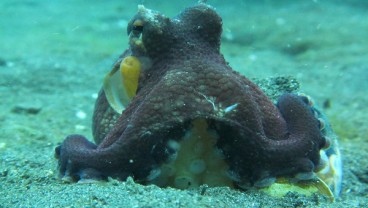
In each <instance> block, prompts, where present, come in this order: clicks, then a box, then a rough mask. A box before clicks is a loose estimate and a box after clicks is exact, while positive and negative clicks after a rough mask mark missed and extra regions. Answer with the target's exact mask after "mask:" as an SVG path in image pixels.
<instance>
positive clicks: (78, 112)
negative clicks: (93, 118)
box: [75, 110, 87, 119]
mask: <svg viewBox="0 0 368 208" xmlns="http://www.w3.org/2000/svg"><path fill="white" fill-rule="evenodd" d="M75 116H76V117H77V118H79V119H85V118H86V117H87V114H86V113H85V112H84V111H82V110H79V111H77V112H76V113H75Z"/></svg>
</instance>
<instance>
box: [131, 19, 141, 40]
mask: <svg viewBox="0 0 368 208" xmlns="http://www.w3.org/2000/svg"><path fill="white" fill-rule="evenodd" d="M142 32H143V21H142V20H140V19H138V20H135V21H134V22H133V27H132V30H131V34H132V35H133V36H135V37H136V38H139V37H140V35H141V34H142Z"/></svg>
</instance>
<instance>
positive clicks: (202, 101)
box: [55, 4, 326, 183]
mask: <svg viewBox="0 0 368 208" xmlns="http://www.w3.org/2000/svg"><path fill="white" fill-rule="evenodd" d="M137 21H139V22H140V24H139V25H138V26H136V25H134V24H135V23H136V22H137ZM221 32H222V20H221V18H220V17H219V15H218V14H217V13H216V12H215V11H214V9H213V8H211V7H210V6H207V5H205V4H199V5H196V6H193V7H190V8H187V9H186V10H184V11H183V12H182V13H180V14H179V15H178V16H177V17H175V18H172V19H170V18H167V17H165V16H163V15H161V14H159V13H156V12H153V11H151V10H147V9H141V10H140V11H139V12H138V14H137V15H136V16H134V17H133V19H132V20H131V21H130V23H129V26H128V33H129V34H131V36H135V37H139V38H140V41H141V43H139V44H137V42H134V40H132V38H131V40H130V48H129V49H128V50H127V51H126V52H125V53H124V54H123V55H122V56H121V57H120V59H119V60H120V61H121V59H122V58H124V57H125V56H127V55H131V56H136V57H138V58H141V60H146V62H149V63H148V64H146V67H145V69H144V70H143V71H142V73H141V75H140V78H139V84H138V90H137V93H136V96H135V97H134V98H133V99H132V100H131V102H130V103H129V105H128V106H127V107H126V109H125V110H124V111H123V112H122V114H121V115H119V114H116V113H114V112H113V110H112V109H111V107H110V106H109V103H108V101H107V99H106V96H105V93H104V91H103V90H101V91H100V93H99V97H98V100H97V102H96V107H95V112H94V118H93V119H94V120H93V122H94V123H93V134H94V139H95V141H96V144H94V143H92V142H90V141H88V140H87V139H86V138H85V137H83V136H81V135H70V136H68V137H67V138H66V139H65V140H64V142H63V143H62V144H61V145H60V146H58V147H57V148H56V150H55V151H56V157H57V158H58V160H59V171H60V176H61V177H71V178H73V179H76V180H78V179H81V178H98V177H104V178H106V177H114V178H118V179H121V180H124V179H126V178H127V177H128V176H132V177H133V178H134V179H135V180H138V181H142V182H143V183H144V182H145V180H146V178H147V177H148V175H149V174H150V172H151V171H152V170H153V169H155V168H157V167H159V166H160V165H161V164H163V163H165V161H166V160H167V159H168V158H169V157H170V155H172V154H173V153H174V150H172V149H170V147H169V146H168V145H167V142H168V140H169V139H170V140H175V141H178V142H180V140H181V138H182V137H183V135H185V133H186V131H187V130H188V129H189V128H190V126H191V121H193V120H195V119H199V118H200V119H205V120H206V121H207V123H208V125H209V128H211V129H214V130H215V131H216V133H217V134H218V141H217V143H216V147H217V148H219V149H220V150H221V151H222V153H223V155H224V160H225V161H226V163H227V165H228V166H229V170H230V171H232V172H233V173H236V175H237V178H238V179H237V180H236V181H235V182H236V183H247V182H249V183H255V182H257V181H262V180H265V179H268V178H273V177H279V176H292V175H297V174H300V173H302V174H303V173H307V174H308V173H312V172H314V171H315V170H316V168H318V166H319V162H320V155H319V151H320V149H322V148H323V147H324V146H325V145H326V139H325V138H324V137H323V135H322V134H321V131H320V127H319V125H320V123H319V121H318V119H316V118H315V116H314V114H313V109H312V107H310V106H309V105H308V102H307V100H306V99H305V98H304V97H300V96H298V95H294V94H284V95H282V96H281V97H280V98H279V99H278V102H277V105H275V104H273V102H272V101H271V100H270V99H269V98H268V97H267V96H266V95H265V94H264V93H263V92H262V91H261V90H260V89H259V87H258V86H256V85H255V84H254V83H252V82H251V81H250V80H249V79H247V78H246V77H244V76H242V75H240V74H239V73H237V72H235V71H234V70H232V69H231V67H230V66H229V65H228V64H227V62H226V61H225V59H224V57H223V56H222V55H221V53H220V51H219V49H220V37H221ZM132 34H133V35H132ZM119 60H118V61H117V63H119V62H120V61H119ZM147 60H149V61H147ZM116 65H117V64H116ZM115 67H116V66H115ZM117 115H119V117H118V118H117Z"/></svg>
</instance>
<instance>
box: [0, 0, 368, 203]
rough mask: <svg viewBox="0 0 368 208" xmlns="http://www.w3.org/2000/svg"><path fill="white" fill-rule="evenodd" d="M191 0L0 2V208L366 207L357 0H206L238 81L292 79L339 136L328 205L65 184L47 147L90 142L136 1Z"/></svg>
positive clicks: (184, 0) (233, 193)
mask: <svg viewBox="0 0 368 208" xmlns="http://www.w3.org/2000/svg"><path fill="white" fill-rule="evenodd" d="M196 2H197V1H192V0H191V1H189V0H177V1H169V0H150V1H149V0H146V1H142V0H139V1H138V0H135V1H133V0H131V1H81V0H62V1H57V0H53V1H40V0H23V1H21V0H3V1H0V11H1V12H0V95H1V98H0V108H1V110H0V157H1V158H0V159H1V161H0V187H1V188H0V207H116V206H119V207H143V206H147V207H188V206H189V207H190V206H192V207H198V206H203V207H214V206H216V207H241V206H243V207H244V206H246V207H268V206H276V207H277V206H279V207H284V206H286V207H311V206H320V207H364V206H366V207H367V206H368V199H367V198H368V184H367V183H368V160H367V158H368V138H367V135H368V119H367V115H368V105H367V103H368V96H367V93H368V90H367V89H368V62H367V60H368V38H367V37H368V21H367V12H368V1H365V0H360V1H358V0H350V1H344V0H283V1H278V0H263V1H251V0H233V1H223V0H212V1H211V0H209V1H207V3H208V4H210V5H212V6H214V7H215V8H216V10H217V12H218V13H219V14H220V15H221V16H222V18H223V36H222V47H221V51H222V53H223V54H224V56H225V58H226V60H227V61H228V62H229V64H230V65H231V66H232V68H233V69H235V70H237V71H239V72H241V73H242V74H244V75H245V76H247V77H248V78H251V79H254V78H257V79H258V78H268V77H274V76H280V75H285V76H293V77H295V78H296V79H297V80H298V81H299V82H300V83H301V91H302V92H303V93H305V94H307V95H309V96H311V97H312V98H313V99H314V101H315V102H316V103H317V104H318V105H319V106H320V107H321V108H322V110H323V112H324V113H325V114H326V115H327V117H328V118H329V121H330V123H331V125H332V128H333V129H334V131H335V133H336V134H337V135H338V136H339V142H340V150H341V152H342V156H343V174H344V179H343V188H342V192H341V195H340V197H339V198H338V199H336V201H335V202H334V203H330V202H328V201H326V200H323V198H319V197H315V196H311V197H306V196H302V195H297V194H289V195H287V196H286V197H282V198H275V197H271V196H268V195H265V194H263V193H260V192H255V191H250V192H241V191H239V190H231V189H229V188H211V189H208V190H206V194H204V195H201V191H200V190H184V191H182V190H176V189H172V188H166V189H161V188H158V187H156V186H142V185H139V184H135V183H134V182H133V181H129V180H128V181H127V182H118V181H110V182H108V183H103V184H84V185H81V184H65V183H62V182H61V181H60V180H59V179H58V177H57V169H56V168H57V160H56V159H55V158H54V148H55V147H56V146H57V145H58V144H59V143H60V142H62V141H63V139H64V138H65V136H66V135H68V134H70V133H78V134H83V135H86V136H87V137H88V138H92V134H91V117H92V112H93V107H94V102H95V99H96V96H97V93H98V91H99V89H100V87H101V84H102V80H103V77H104V76H105V74H106V73H107V72H108V71H110V69H111V66H112V64H113V63H114V61H115V60H116V59H117V57H118V56H119V55H120V54H121V53H122V52H123V51H124V50H125V49H126V48H127V47H128V37H127V34H126V26H127V23H128V21H129V20H130V18H131V17H132V16H133V15H134V14H135V13H136V11H137V5H138V4H143V5H144V6H145V7H147V8H150V9H154V10H158V11H160V12H161V13H163V14H165V15H167V16H169V17H173V16H175V15H176V14H178V13H179V12H180V11H182V10H183V9H184V8H185V7H187V6H190V5H193V4H195V3H196Z"/></svg>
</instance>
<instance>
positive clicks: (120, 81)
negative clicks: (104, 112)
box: [103, 56, 141, 113]
mask: <svg viewBox="0 0 368 208" xmlns="http://www.w3.org/2000/svg"><path fill="white" fill-rule="evenodd" d="M140 73H141V63H140V61H139V59H138V58H137V57H134V56H127V57H125V58H124V59H123V60H122V61H121V63H120V65H119V66H118V67H117V66H116V65H115V67H114V68H113V69H112V70H111V71H110V72H109V73H108V74H107V75H106V76H105V78H104V82H103V89H104V92H105V95H106V98H107V100H108V102H109V104H110V106H111V107H112V108H113V109H114V110H115V111H116V112H118V113H122V112H123V110H124V109H125V107H126V106H127V105H128V104H129V102H130V101H131V100H132V98H133V97H134V96H135V95H136V93H137V89H138V81H139V76H140Z"/></svg>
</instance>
